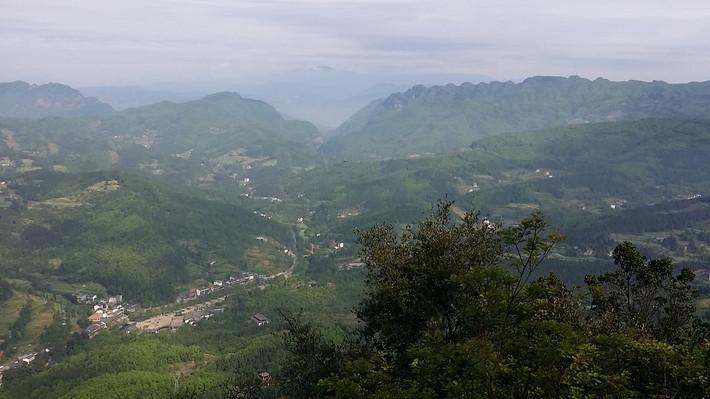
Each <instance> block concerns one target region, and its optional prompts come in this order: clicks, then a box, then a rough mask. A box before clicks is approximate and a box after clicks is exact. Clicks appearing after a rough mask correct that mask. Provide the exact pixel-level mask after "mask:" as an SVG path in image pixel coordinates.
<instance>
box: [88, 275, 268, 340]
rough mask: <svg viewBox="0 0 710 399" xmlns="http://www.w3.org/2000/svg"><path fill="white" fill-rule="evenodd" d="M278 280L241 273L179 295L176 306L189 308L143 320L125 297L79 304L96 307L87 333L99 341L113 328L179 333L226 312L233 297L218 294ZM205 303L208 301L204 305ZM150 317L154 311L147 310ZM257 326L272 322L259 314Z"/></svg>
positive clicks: (192, 288) (127, 330) (134, 306)
mask: <svg viewBox="0 0 710 399" xmlns="http://www.w3.org/2000/svg"><path fill="white" fill-rule="evenodd" d="M274 277H275V276H265V275H261V274H257V273H253V272H249V271H243V272H239V273H237V274H235V275H232V276H230V277H229V278H228V279H226V280H215V281H213V282H212V283H209V284H207V285H205V286H199V287H191V288H189V289H188V290H187V292H186V293H185V294H183V295H179V296H178V297H177V298H176V300H175V303H176V304H186V305H187V304H188V303H189V305H187V306H185V307H182V308H179V309H176V310H171V311H166V312H161V313H159V314H157V315H153V316H151V317H147V318H144V319H141V320H131V318H130V317H129V314H130V313H135V312H136V310H137V305H130V304H125V303H123V297H122V296H121V295H115V296H109V297H106V298H98V297H97V296H96V295H85V294H83V295H77V302H79V303H83V304H89V305H92V306H93V313H91V314H90V315H89V316H88V317H87V319H88V320H89V322H90V325H89V326H88V327H86V328H85V329H84V332H85V333H86V334H87V336H88V337H89V338H93V337H95V336H96V335H97V334H98V333H100V332H101V331H102V330H105V329H109V328H112V327H119V328H123V329H124V330H125V331H126V333H127V334H131V333H157V332H159V331H161V330H170V331H175V330H177V329H179V328H181V327H183V326H194V325H196V324H197V323H198V322H200V321H201V320H206V319H209V318H211V317H212V316H214V315H215V314H217V313H222V312H224V307H223V305H224V302H225V300H226V298H227V296H228V295H229V294H225V295H222V296H220V297H217V298H214V297H213V296H214V294H216V293H219V292H221V291H222V290H225V289H226V288H229V287H235V286H246V285H250V284H255V283H257V282H262V283H263V282H264V281H266V280H269V279H272V278H274ZM202 299H205V301H202ZM144 311H147V313H150V309H147V310H144ZM253 319H254V322H255V323H256V324H257V325H259V326H262V325H265V324H268V323H269V322H270V320H269V319H268V318H267V317H266V316H264V315H262V314H260V313H259V314H256V315H254V317H253Z"/></svg>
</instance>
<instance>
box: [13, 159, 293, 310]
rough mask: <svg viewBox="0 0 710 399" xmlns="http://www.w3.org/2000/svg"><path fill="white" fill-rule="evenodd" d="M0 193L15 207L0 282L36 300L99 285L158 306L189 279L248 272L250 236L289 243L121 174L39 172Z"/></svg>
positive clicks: (215, 208) (245, 220) (276, 230)
mask: <svg viewBox="0 0 710 399" xmlns="http://www.w3.org/2000/svg"><path fill="white" fill-rule="evenodd" d="M0 194H1V195H2V196H3V197H5V196H10V197H11V201H12V205H11V206H9V207H7V208H5V209H0V231H2V233H3V234H2V237H0V254H2V258H3V259H4V262H3V264H2V265H1V267H2V269H3V270H2V274H3V275H4V276H7V277H12V278H14V279H22V280H28V281H29V282H30V283H32V284H33V286H34V287H35V289H37V290H41V291H55V292H56V289H55V288H57V287H60V286H62V285H63V284H78V283H88V282H98V283H100V284H102V285H103V286H104V287H105V288H106V289H108V290H109V291H110V292H114V293H121V294H124V295H126V296H127V298H130V299H132V300H139V301H143V302H157V301H164V300H168V299H172V298H173V296H174V294H175V289H176V288H177V287H178V286H180V285H183V284H187V283H188V282H190V281H192V280H195V279H200V278H204V279H210V278H224V277H226V275H227V274H228V273H230V272H234V271H236V270H239V269H248V268H249V267H250V264H249V262H248V258H247V257H246V251H247V250H248V249H249V248H250V247H252V246H253V245H255V243H257V241H256V240H255V238H256V237H257V236H262V235H263V236H267V237H272V238H273V239H274V240H276V241H281V242H290V241H288V240H290V237H291V235H290V234H291V231H290V229H289V227H288V226H285V225H281V224H279V223H276V222H272V221H270V220H266V219H264V218H262V217H260V216H258V215H255V214H254V213H253V212H251V211H248V210H246V209H243V208H241V207H240V206H237V205H234V204H230V203H226V202H223V201H217V200H211V199H209V198H207V197H205V196H204V195H203V194H201V193H199V192H191V191H190V190H189V189H186V188H179V189H174V188H170V187H166V186H164V185H162V184H157V183H155V182H154V181H151V180H147V179H144V178H140V177H136V176H131V175H127V174H122V173H118V172H99V173H88V174H62V173H46V172H43V171H37V172H32V173H27V174H25V175H23V177H21V178H17V179H14V180H11V181H10V182H9V183H8V186H7V188H6V189H5V190H3V192H2V193H0ZM210 281H211V280H210ZM60 291H61V290H60Z"/></svg>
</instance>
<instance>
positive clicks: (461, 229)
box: [283, 202, 710, 399]
mask: <svg viewBox="0 0 710 399" xmlns="http://www.w3.org/2000/svg"><path fill="white" fill-rule="evenodd" d="M451 206H452V203H451V202H440V203H439V204H438V205H437V207H436V208H435V209H434V211H433V212H432V214H431V215H430V216H429V217H427V218H425V219H424V220H423V221H421V222H420V223H418V224H417V225H415V226H406V227H404V228H403V229H402V230H401V232H398V231H397V229H395V228H394V227H393V226H389V225H377V226H375V227H373V228H371V229H369V230H367V231H364V232H359V233H358V235H359V240H360V244H361V246H362V249H361V257H362V259H363V261H364V262H365V264H366V268H367V275H366V284H367V286H366V291H365V297H364V299H363V300H362V302H361V304H360V306H359V307H357V308H356V312H357V315H358V317H359V318H360V320H361V325H360V327H359V328H358V329H357V330H356V331H355V332H354V334H353V337H354V339H352V340H351V341H350V342H349V345H336V344H334V343H333V342H332V341H329V340H327V339H325V338H324V337H323V335H322V334H321V333H320V332H319V331H318V330H316V329H314V328H313V327H312V326H310V325H308V324H303V323H301V322H297V321H294V320H292V321H290V322H289V324H290V328H291V331H290V332H289V333H288V334H287V336H286V344H287V349H288V350H289V351H290V352H291V355H292V359H293V360H292V361H291V362H290V363H289V364H287V365H286V375H287V376H288V377H287V381H288V385H287V387H288V389H286V390H284V391H283V393H284V394H285V395H286V396H288V397H296V398H304V397H313V398H319V397H323V398H357V399H364V398H391V397H398V398H431V399H434V398H501V399H502V398H506V399H507V398H514V399H523V398H524V399H531V398H540V399H542V398H560V399H561V398H597V397H605V398H611V397H638V398H640V397H659V398H660V397H663V398H665V397H676V398H695V397H706V396H707V394H708V392H706V388H705V386H706V381H707V376H708V375H710V363H708V362H707V359H709V358H710V345H708V344H707V343H703V340H702V337H703V336H704V335H703V334H705V333H704V332H705V331H706V328H705V327H704V326H703V323H701V322H700V321H699V320H698V319H697V318H695V317H694V316H693V312H694V307H693V298H694V292H693V290H692V289H691V287H690V283H691V282H692V279H693V274H692V273H690V272H689V271H687V270H683V271H681V272H680V273H679V274H678V275H675V276H674V275H673V264H672V261H671V260H670V259H667V258H660V259H653V260H649V259H647V258H645V257H644V256H643V255H641V254H640V252H639V251H638V249H637V248H636V247H634V246H633V245H632V244H630V243H623V244H621V245H619V246H618V247H617V248H616V249H615V250H614V261H615V263H616V265H617V270H615V271H612V272H609V273H606V274H604V275H602V276H598V277H591V276H590V277H588V278H587V283H588V286H587V287H588V291H584V290H581V289H571V288H568V287H567V286H565V284H564V283H563V282H562V281H561V280H560V279H559V278H558V277H557V276H555V275H554V274H549V275H547V276H543V277H539V278H535V276H536V275H537V273H536V271H537V270H538V269H539V266H540V265H541V264H542V262H544V260H545V259H546V257H547V256H548V255H549V254H550V253H551V252H552V251H553V248H554V246H555V244H557V243H558V242H559V241H560V240H561V239H562V236H561V235H560V234H557V233H550V232H548V225H547V223H546V222H545V220H544V218H543V217H542V215H541V214H540V213H539V212H534V213H533V214H531V215H530V216H529V217H528V218H526V219H525V220H523V221H522V222H520V223H519V224H517V225H515V226H512V227H510V228H504V227H502V226H499V225H496V224H491V223H489V222H488V221H486V220H485V219H482V218H480V216H479V215H478V214H477V213H475V212H469V213H467V214H465V215H464V216H462V217H461V218H460V219H458V220H457V219H453V218H452V217H451V214H450V211H451ZM588 304H591V306H588ZM674 332H675V333H674Z"/></svg>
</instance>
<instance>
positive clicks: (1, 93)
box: [0, 81, 115, 118]
mask: <svg viewBox="0 0 710 399" xmlns="http://www.w3.org/2000/svg"><path fill="white" fill-rule="evenodd" d="M114 112H115V111H114V110H113V108H111V106H110V105H108V104H104V103H102V102H100V101H99V100H97V99H96V98H93V97H84V96H83V95H82V94H81V93H80V92H79V91H77V90H75V89H73V88H71V87H69V86H67V85H63V84H59V83H47V84H43V85H34V84H29V83H27V82H19V81H18V82H8V83H0V116H3V117H16V118H42V117H47V116H99V115H110V114H112V113H114Z"/></svg>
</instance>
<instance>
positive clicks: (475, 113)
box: [322, 77, 710, 159]
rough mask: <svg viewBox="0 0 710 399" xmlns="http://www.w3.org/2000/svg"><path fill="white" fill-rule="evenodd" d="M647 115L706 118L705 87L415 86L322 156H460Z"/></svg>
mask: <svg viewBox="0 0 710 399" xmlns="http://www.w3.org/2000/svg"><path fill="white" fill-rule="evenodd" d="M649 117H651V118H678V119H694V118H708V117H710V82H703V83H688V84H667V83H664V82H651V83H647V82H639V81H628V82H611V81H608V80H605V79H596V80H594V81H591V80H588V79H583V78H580V77H570V78H562V77H534V78H529V79H526V80H525V81H523V82H521V83H512V82H505V83H500V82H493V83H481V84H476V85H474V84H470V83H466V84H463V85H460V86H455V85H446V86H433V87H429V88H427V87H424V86H415V87H413V88H412V89H410V90H408V91H406V92H404V93H397V94H392V95H391V96H389V97H388V98H386V99H383V100H378V101H376V102H374V103H372V104H371V105H369V106H368V107H366V108H365V109H363V110H361V111H360V112H358V113H357V114H355V115H354V116H353V117H352V118H350V120H348V121H347V122H345V123H344V124H343V125H342V126H340V127H339V128H338V131H337V136H336V137H334V138H333V139H331V140H330V141H329V142H327V143H326V144H325V145H324V146H323V147H322V151H323V152H324V153H325V154H327V155H330V156H332V157H335V158H341V159H382V158H391V157H406V156H411V155H414V154H425V153H432V152H433V153H441V152H451V151H458V150H460V149H462V148H463V147H465V146H467V145H468V144H469V143H470V142H471V141H473V140H475V139H479V138H482V137H486V136H490V135H495V134H500V133H507V132H515V131H524V130H534V129H543V128H549V127H555V126H564V125H569V124H579V123H588V122H609V121H625V120H638V119H642V118H649Z"/></svg>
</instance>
